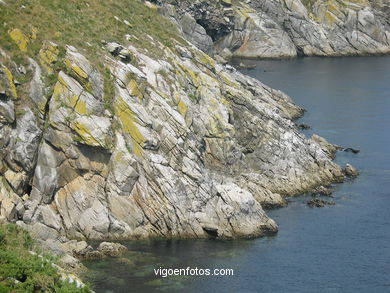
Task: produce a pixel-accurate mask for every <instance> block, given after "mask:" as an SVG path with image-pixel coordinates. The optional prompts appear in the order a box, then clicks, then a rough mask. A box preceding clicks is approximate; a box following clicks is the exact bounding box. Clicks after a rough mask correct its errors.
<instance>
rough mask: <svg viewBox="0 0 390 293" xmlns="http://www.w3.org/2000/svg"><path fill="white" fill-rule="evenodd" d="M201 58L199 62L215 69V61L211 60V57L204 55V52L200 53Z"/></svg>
mask: <svg viewBox="0 0 390 293" xmlns="http://www.w3.org/2000/svg"><path fill="white" fill-rule="evenodd" d="M198 52H199V54H200V56H199V61H200V62H201V63H203V64H204V65H206V66H207V65H208V66H210V67H211V68H215V61H214V59H213V58H211V57H210V56H209V55H207V54H206V53H203V52H202V51H198Z"/></svg>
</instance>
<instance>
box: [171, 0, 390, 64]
mask: <svg viewBox="0 0 390 293" xmlns="http://www.w3.org/2000/svg"><path fill="white" fill-rule="evenodd" d="M178 2H179V4H177V6H178V7H179V10H180V9H182V7H183V6H184V7H186V12H187V13H189V14H190V15H191V16H192V17H193V18H194V19H197V18H198V19H201V21H199V20H197V23H198V24H199V25H200V26H202V27H203V28H204V29H205V32H206V33H207V35H209V36H210V37H211V38H212V39H213V41H214V45H213V52H214V53H215V54H217V55H220V56H223V53H222V52H223V50H224V49H229V50H230V51H232V53H233V57H244V58H276V57H295V56H297V55H306V56H310V55H317V56H342V55H366V54H386V53H389V52H390V19H389V15H390V14H389V9H390V8H389V7H390V2H389V1H388V0H387V1H338V0H332V1H323V0H316V1H301V0H253V1H250V2H249V3H250V4H245V3H244V2H243V1H235V2H233V6H232V7H229V8H228V9H229V13H230V14H231V16H230V17H229V18H227V19H226V20H229V21H228V22H227V21H226V22H223V21H219V22H218V21H216V23H218V24H219V26H221V27H223V26H224V27H225V29H222V28H219V31H221V32H223V33H222V34H215V33H214V32H213V31H212V30H208V29H207V28H208V24H207V20H208V19H213V20H215V19H218V16H217V15H219V18H222V19H225V17H226V16H225V14H226V8H225V9H223V10H221V9H218V8H215V7H214V6H218V5H217V4H215V5H214V6H212V5H210V6H209V13H207V14H206V15H205V14H201V13H199V9H198V6H200V5H198V6H197V5H195V4H193V5H190V4H188V3H187V2H186V1H178ZM195 2H196V3H198V2H199V1H195ZM200 2H202V1H200ZM215 3H219V2H217V1H216V2H215ZM164 5H166V4H164ZM220 5H221V4H220ZM198 30H200V28H198ZM184 36H185V37H188V34H186V33H185V34H184ZM204 37H205V36H204ZM200 48H201V49H202V50H204V48H203V47H200ZM207 50H208V52H210V51H211V49H207Z"/></svg>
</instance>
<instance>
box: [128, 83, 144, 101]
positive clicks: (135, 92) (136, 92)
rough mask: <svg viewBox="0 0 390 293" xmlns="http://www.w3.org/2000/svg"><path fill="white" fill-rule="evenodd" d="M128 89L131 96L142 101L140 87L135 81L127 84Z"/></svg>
mask: <svg viewBox="0 0 390 293" xmlns="http://www.w3.org/2000/svg"><path fill="white" fill-rule="evenodd" d="M127 89H128V90H129V93H130V95H132V96H135V97H138V98H140V99H142V97H143V95H142V93H141V90H140V89H139V87H138V84H137V82H136V81H135V80H134V79H132V80H130V81H129V83H128V84H127Z"/></svg>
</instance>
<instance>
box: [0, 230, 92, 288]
mask: <svg viewBox="0 0 390 293" xmlns="http://www.w3.org/2000/svg"><path fill="white" fill-rule="evenodd" d="M32 243H33V242H32V239H31V238H30V236H29V234H28V233H27V232H26V231H24V230H22V229H21V228H19V227H18V226H16V225H15V224H4V223H0V293H3V292H4V293H5V292H15V293H19V292H58V293H68V292H69V293H70V292H75V293H77V292H80V293H81V292H90V290H89V289H88V288H87V287H84V288H82V289H78V288H76V286H75V285H74V284H70V283H68V282H63V281H61V279H60V274H59V273H58V271H57V269H56V268H55V267H53V266H52V262H53V261H54V260H53V258H51V257H50V256H46V255H45V257H40V256H38V255H37V254H35V255H34V254H32V253H30V251H31V250H32V249H33V245H32Z"/></svg>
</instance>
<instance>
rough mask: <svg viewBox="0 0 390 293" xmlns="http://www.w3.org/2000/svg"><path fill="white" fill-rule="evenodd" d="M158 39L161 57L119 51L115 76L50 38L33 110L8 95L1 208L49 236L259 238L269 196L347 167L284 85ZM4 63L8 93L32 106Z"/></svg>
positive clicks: (36, 73)
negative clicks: (302, 128) (306, 130)
mask: <svg viewBox="0 0 390 293" xmlns="http://www.w3.org/2000/svg"><path fill="white" fill-rule="evenodd" d="M150 42H152V43H153V44H152V45H153V46H156V47H158V48H160V53H161V55H160V56H159V57H158V58H157V57H155V56H153V55H146V54H145V51H141V50H139V49H137V48H135V47H133V46H132V45H123V46H122V45H121V46H122V47H121V48H122V50H124V49H126V52H127V53H126V54H127V55H128V56H131V59H132V60H134V62H133V63H126V62H127V61H126V60H127V59H126V60H125V59H123V58H116V57H114V56H112V55H110V52H109V50H108V51H107V53H106V56H105V58H104V60H102V62H104V67H105V69H107V70H108V74H109V75H110V82H109V84H106V82H107V80H104V79H103V77H102V73H101V72H100V71H98V70H97V68H95V66H94V65H93V64H92V63H91V62H90V61H89V60H88V59H87V58H86V57H85V56H84V55H83V54H82V53H81V51H79V50H78V49H77V48H74V47H72V46H67V47H66V48H59V46H57V45H56V44H54V43H52V42H47V43H44V44H43V46H42V48H41V50H40V53H39V56H38V58H37V59H36V60H35V61H34V60H32V59H31V60H30V64H31V70H32V73H33V74H32V79H31V82H30V85H29V86H28V89H29V90H28V92H27V93H26V94H25V96H23V97H22V98H23V101H24V103H23V104H24V106H23V107H24V108H25V110H24V112H23V113H19V114H18V115H16V114H15V113H14V112H15V110H12V107H11V106H9V107H8V108H6V107H5V106H2V108H1V109H3V108H4V109H7V111H5V110H2V112H1V117H0V121H1V127H0V131H1V136H0V137H1V139H0V142H1V144H2V148H1V152H0V155H1V157H0V158H1V168H0V174H1V177H0V196H1V197H0V216H2V217H6V218H7V219H8V220H22V221H23V222H24V223H25V224H28V225H30V227H34V228H33V229H35V230H36V231H37V233H38V234H42V235H43V236H44V237H43V238H50V235H57V233H59V234H61V235H65V236H67V237H70V238H80V239H85V238H87V239H106V238H117V239H119V238H123V239H133V238H146V237H151V236H162V237H208V236H209V235H211V236H218V237H226V238H230V237H254V236H260V235H264V234H265V233H267V232H275V231H276V230H277V225H276V223H275V222H274V221H273V220H272V219H270V218H269V217H268V216H267V215H266V214H265V212H264V210H263V208H262V206H281V205H283V204H285V201H284V199H283V197H284V196H290V195H295V194H299V193H302V192H305V191H308V190H311V189H313V188H315V187H317V186H319V185H326V184H330V183H331V182H334V181H339V180H342V179H343V178H344V175H343V173H342V170H341V168H340V167H339V166H338V165H336V164H334V163H333V162H332V160H331V155H332V154H331V152H330V149H331V148H330V146H329V145H328V144H327V143H326V142H325V141H324V140H321V139H320V138H318V137H316V139H315V140H312V139H307V138H305V136H304V135H302V134H301V133H299V131H298V129H297V127H296V125H295V123H293V121H292V120H293V119H294V118H297V117H299V116H301V115H302V113H303V109H301V108H300V107H298V106H296V105H294V104H293V103H292V102H291V99H290V98H289V97H288V96H286V95H285V94H284V93H282V92H280V91H276V90H273V89H270V88H269V87H267V86H265V85H263V84H261V83H260V82H259V81H257V80H254V79H252V78H249V77H246V76H244V75H242V74H240V73H239V72H237V71H236V70H235V69H234V68H232V67H230V66H222V65H220V64H217V63H216V62H215V61H214V60H213V59H211V58H210V57H209V56H208V55H206V54H205V53H203V52H202V51H200V50H199V49H197V48H195V47H193V46H192V45H189V44H188V45H183V44H182V45H179V44H176V45H174V47H166V46H164V45H162V44H161V43H159V42H155V41H153V39H152V38H151V39H150ZM60 50H63V51H64V52H63V57H61V56H60V55H61V54H59V51H60ZM3 55H4V54H3ZM4 56H5V55H4ZM4 56H3V58H6V57H4ZM54 63H55V64H59V63H61V64H62V67H61V68H62V70H61V71H59V72H56V71H54V70H53V69H52V65H53V64H54ZM1 68H2V72H3V73H2V75H1V76H0V77H1V80H0V82H1V84H0V85H1V90H2V91H1V100H2V101H3V102H4V104H7V105H8V104H9V105H13V104H14V103H15V104H16V105H19V104H20V103H17V99H18V98H19V97H18V94H17V91H16V90H15V81H14V79H13V76H12V73H11V71H10V70H9V69H8V68H7V67H6V66H2V67H1ZM43 71H45V72H50V73H51V74H52V75H54V76H55V77H56V83H55V85H54V88H53V92H52V93H51V92H48V91H47V90H46V89H45V87H44V86H43V82H42V76H41V74H42V72H43ZM106 72H107V71H106ZM107 88H109V89H111V90H107ZM4 104H1V105H4ZM11 118H12V119H11ZM43 230H44V231H43Z"/></svg>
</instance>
